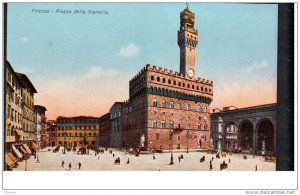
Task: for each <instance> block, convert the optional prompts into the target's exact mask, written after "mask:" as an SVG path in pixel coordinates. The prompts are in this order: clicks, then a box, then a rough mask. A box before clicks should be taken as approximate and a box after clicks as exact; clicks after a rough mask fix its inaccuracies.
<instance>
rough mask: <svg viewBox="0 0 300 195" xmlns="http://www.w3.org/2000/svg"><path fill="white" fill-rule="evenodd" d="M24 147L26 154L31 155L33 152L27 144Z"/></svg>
mask: <svg viewBox="0 0 300 195" xmlns="http://www.w3.org/2000/svg"><path fill="white" fill-rule="evenodd" d="M23 147H24V148H25V150H26V152H27V153H28V154H31V150H30V149H29V147H28V146H27V144H23Z"/></svg>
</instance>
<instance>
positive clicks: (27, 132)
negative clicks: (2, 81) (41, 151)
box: [16, 73, 37, 143]
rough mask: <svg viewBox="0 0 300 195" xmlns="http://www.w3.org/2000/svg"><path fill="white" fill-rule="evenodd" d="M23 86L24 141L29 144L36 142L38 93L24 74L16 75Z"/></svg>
mask: <svg viewBox="0 0 300 195" xmlns="http://www.w3.org/2000/svg"><path fill="white" fill-rule="evenodd" d="M16 74H17V76H18V78H19V80H20V81H21V83H22V85H23V86H24V87H23V88H22V104H23V108H22V110H23V118H22V123H23V131H24V135H23V140H24V141H25V142H27V143H32V142H33V141H34V129H33V123H34V94H35V93H37V91H36V89H35V88H34V86H33V84H32V83H31V81H30V80H29V78H28V77H27V76H26V75H25V74H22V73H16Z"/></svg>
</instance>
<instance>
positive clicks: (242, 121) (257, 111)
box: [211, 104, 276, 154]
mask: <svg viewBox="0 0 300 195" xmlns="http://www.w3.org/2000/svg"><path fill="white" fill-rule="evenodd" d="M211 126H212V132H211V137H212V146H213V148H214V149H216V150H229V151H233V150H236V151H238V150H239V151H243V152H251V153H257V154H262V153H263V154H268V153H269V154H274V151H275V146H276V143H275V140H276V139H275V137H276V136H275V135H276V104H265V105H259V106H253V107H247V108H235V107H234V108H231V107H225V108H223V110H220V109H214V112H213V113H212V114H211Z"/></svg>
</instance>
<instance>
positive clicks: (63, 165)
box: [61, 160, 81, 171]
mask: <svg viewBox="0 0 300 195" xmlns="http://www.w3.org/2000/svg"><path fill="white" fill-rule="evenodd" d="M61 166H62V167H63V168H64V167H65V161H64V160H63V161H62V162H61ZM71 169H72V163H71V162H70V163H69V171H71ZM78 169H79V170H80V169H81V162H79V163H78Z"/></svg>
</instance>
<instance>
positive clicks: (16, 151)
mask: <svg viewBox="0 0 300 195" xmlns="http://www.w3.org/2000/svg"><path fill="white" fill-rule="evenodd" d="M12 149H13V151H14V152H15V153H16V155H17V156H18V157H19V158H22V157H23V155H22V154H21V152H20V151H19V150H18V149H17V148H16V146H14V145H12Z"/></svg>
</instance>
